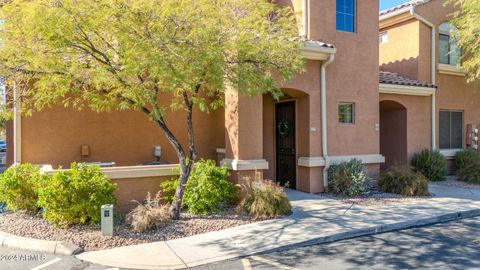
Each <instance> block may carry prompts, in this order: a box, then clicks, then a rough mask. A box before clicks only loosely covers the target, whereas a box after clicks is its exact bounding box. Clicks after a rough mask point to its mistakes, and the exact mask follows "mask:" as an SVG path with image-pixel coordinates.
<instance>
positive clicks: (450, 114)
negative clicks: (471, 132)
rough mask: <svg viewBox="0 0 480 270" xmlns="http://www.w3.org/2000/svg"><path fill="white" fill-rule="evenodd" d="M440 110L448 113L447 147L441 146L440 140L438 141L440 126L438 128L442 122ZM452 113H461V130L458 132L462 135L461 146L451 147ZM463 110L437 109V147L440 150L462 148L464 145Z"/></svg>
mask: <svg viewBox="0 0 480 270" xmlns="http://www.w3.org/2000/svg"><path fill="white" fill-rule="evenodd" d="M442 112H447V113H449V118H450V121H449V138H450V140H449V146H448V147H447V148H444V147H442V146H441V142H440V138H441V134H440V132H441V130H442V129H441V128H440V125H441V123H442V121H441V120H440V115H441V113H442ZM452 113H461V115H462V122H461V125H460V126H461V131H460V134H461V135H462V142H461V146H460V147H452V145H453V143H452V133H453V132H452ZM464 133H465V111H462V110H448V109H441V110H439V113H438V148H439V149H440V150H456V149H463V148H464V145H465V134H464Z"/></svg>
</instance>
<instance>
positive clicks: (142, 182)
mask: <svg viewBox="0 0 480 270" xmlns="http://www.w3.org/2000/svg"><path fill="white" fill-rule="evenodd" d="M172 177H173V176H160V177H140V178H125V179H113V180H111V181H112V182H113V183H115V184H117V190H116V192H115V196H116V197H117V204H116V205H115V207H116V209H118V210H119V211H120V212H122V213H128V212H129V211H130V210H132V209H133V208H135V207H136V206H137V205H138V204H137V203H136V202H134V201H138V202H139V203H143V200H144V199H145V198H146V197H147V193H148V192H150V194H151V196H152V198H154V197H155V195H156V194H157V192H158V191H159V190H160V183H161V182H163V181H165V180H168V179H170V178H172Z"/></svg>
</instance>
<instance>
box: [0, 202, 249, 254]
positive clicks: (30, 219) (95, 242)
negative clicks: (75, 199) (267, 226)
mask: <svg viewBox="0 0 480 270" xmlns="http://www.w3.org/2000/svg"><path fill="white" fill-rule="evenodd" d="M251 222H253V220H251V219H250V218H249V217H247V216H238V215H237V214H235V212H234V210H233V209H229V210H227V211H224V212H222V213H220V214H218V215H213V216H192V215H189V214H182V218H181V219H180V220H177V221H172V223H170V224H169V225H167V226H166V227H163V228H161V229H158V230H154V231H149V232H144V233H135V232H133V231H132V230H131V228H130V227H129V226H128V225H125V224H119V225H117V226H115V235H114V236H112V237H110V236H103V235H102V234H101V232H100V225H83V226H72V227H70V228H67V229H64V228H57V227H55V225H54V224H52V223H50V222H48V221H46V220H44V219H42V218H41V216H31V215H27V214H25V213H21V212H17V213H12V212H6V213H3V214H0V231H3V232H7V233H11V234H14V235H18V236H25V237H31V238H36V239H44V240H54V241H68V242H70V243H74V244H76V245H78V246H80V247H82V248H83V249H84V250H86V251H92V250H100V249H107V248H114V247H120V246H127V245H135V244H141V243H148V242H153V241H162V240H170V239H176V238H182V237H187V236H191V235H195V234H201V233H206V232H211V231H217V230H222V229H226V228H230V227H235V226H239V225H243V224H248V223H251Z"/></svg>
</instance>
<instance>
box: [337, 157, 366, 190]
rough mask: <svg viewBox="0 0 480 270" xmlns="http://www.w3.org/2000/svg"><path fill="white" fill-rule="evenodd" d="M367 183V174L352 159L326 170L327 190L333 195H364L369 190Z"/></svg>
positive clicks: (359, 162) (357, 161) (360, 165)
mask: <svg viewBox="0 0 480 270" xmlns="http://www.w3.org/2000/svg"><path fill="white" fill-rule="evenodd" d="M368 182H369V181H368V178H367V173H366V172H365V170H364V169H363V165H362V162H361V161H360V160H357V159H352V160H351V161H349V162H343V163H340V164H337V165H332V166H330V168H328V189H329V191H330V192H332V193H334V194H341V195H346V196H355V195H360V194H365V193H367V192H368V190H369V183H368Z"/></svg>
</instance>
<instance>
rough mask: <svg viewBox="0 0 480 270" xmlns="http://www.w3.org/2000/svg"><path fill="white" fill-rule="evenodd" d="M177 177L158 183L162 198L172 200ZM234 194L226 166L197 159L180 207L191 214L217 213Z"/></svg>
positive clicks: (167, 200) (169, 201) (233, 187)
mask: <svg viewBox="0 0 480 270" xmlns="http://www.w3.org/2000/svg"><path fill="white" fill-rule="evenodd" d="M177 185H178V179H171V180H167V181H164V182H162V183H161V184H160V190H161V191H162V194H163V200H164V201H165V202H167V203H171V202H172V201H173V195H174V194H175V190H176V189H177ZM235 195H236V188H235V186H234V185H233V184H232V183H231V182H230V181H229V180H228V169H227V167H226V166H222V167H218V166H216V164H215V161H213V160H200V161H198V162H197V163H196V164H195V166H194V168H193V170H192V173H191V174H190V178H189V179H188V181H187V185H186V186H185V193H184V197H183V201H182V207H184V208H186V209H187V211H188V212H190V213H193V214H208V213H217V212H219V211H220V209H221V208H222V204H228V203H230V202H231V201H232V200H233V199H234V197H235Z"/></svg>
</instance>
